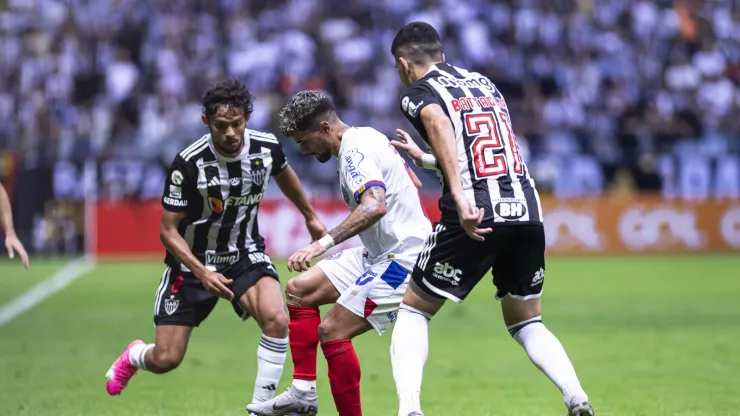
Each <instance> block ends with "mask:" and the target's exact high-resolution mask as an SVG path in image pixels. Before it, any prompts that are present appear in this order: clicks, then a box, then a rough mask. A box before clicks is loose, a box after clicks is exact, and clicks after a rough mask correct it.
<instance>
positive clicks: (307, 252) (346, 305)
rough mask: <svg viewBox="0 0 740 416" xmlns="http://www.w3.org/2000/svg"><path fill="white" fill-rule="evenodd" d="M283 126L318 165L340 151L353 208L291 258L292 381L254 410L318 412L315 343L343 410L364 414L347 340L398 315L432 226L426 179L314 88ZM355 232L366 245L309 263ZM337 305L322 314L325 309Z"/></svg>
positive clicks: (296, 100) (288, 111) (299, 98)
mask: <svg viewBox="0 0 740 416" xmlns="http://www.w3.org/2000/svg"><path fill="white" fill-rule="evenodd" d="M280 118H281V126H280V127H281V130H282V133H283V134H284V135H285V136H288V137H290V138H291V139H292V140H293V141H295V143H296V144H298V145H299V146H300V148H301V152H302V153H304V154H312V155H314V156H315V157H316V158H317V159H318V160H319V161H320V162H322V163H323V162H327V161H328V160H329V159H331V156H336V157H337V161H338V163H337V168H338V174H339V180H340V187H341V192H342V196H343V197H344V201H345V202H346V203H347V206H348V207H349V208H350V210H351V213H350V215H349V216H348V217H347V219H345V220H344V221H343V222H342V223H341V224H340V225H339V226H337V227H336V228H334V229H332V230H331V231H329V233H328V234H327V235H325V236H324V237H322V238H321V239H319V240H318V241H315V242H313V243H311V245H309V246H308V247H305V248H303V249H301V250H299V251H297V252H296V253H295V254H293V255H292V256H291V257H290V258H289V260H288V267H289V268H291V269H293V270H300V271H304V273H301V274H300V275H299V276H298V277H295V278H293V279H291V280H289V281H288V285H287V288H286V295H287V303H288V311H289V314H290V323H289V326H288V328H289V333H290V349H291V353H292V357H293V363H294V365H295V372H294V374H293V385H292V386H291V387H290V388H289V389H288V391H286V392H285V393H283V394H281V395H279V396H277V397H275V398H274V399H272V400H269V401H267V402H264V403H256V404H253V405H249V406H247V410H249V411H250V412H253V413H255V414H257V415H263V416H264V415H283V414H293V413H294V412H298V413H299V414H315V412H317V411H318V400H317V395H316V352H317V347H318V345H319V343H321V349H322V350H323V352H324V356H325V357H326V360H327V363H328V367H329V382H330V384H331V390H332V395H333V396H334V402H335V404H336V407H337V411H338V413H339V415H340V416H359V415H361V414H362V409H361V404H360V363H359V361H358V359H357V355H356V354H355V351H354V348H353V347H352V341H351V339H352V338H354V337H356V336H357V335H360V334H362V333H364V332H367V331H369V330H371V329H375V331H377V333H378V334H379V335H380V334H382V333H383V331H385V329H386V328H388V326H390V325H391V323H392V322H393V321H394V320H395V318H396V312H397V310H398V306H399V304H400V302H401V298H402V297H403V293H404V292H405V290H406V286H407V284H408V275H409V271H410V270H412V268H413V266H414V263H415V262H416V259H417V257H418V255H419V253H420V251H421V247H422V245H423V244H424V242H425V240H426V239H427V237H428V236H429V234H430V233H431V231H432V226H431V223H430V221H429V219H428V218H427V217H426V215H425V212H424V209H423V207H422V204H421V201H420V199H419V196H418V188H419V187H421V183H420V182H419V180H418V178H416V176H415V175H414V174H413V172H412V171H411V170H410V169H409V168H408V165H406V162H405V161H404V160H403V159H402V158H401V157H400V156H399V154H398V153H397V152H396V149H395V148H394V147H393V146H392V145H391V144H390V142H389V141H388V139H387V138H386V137H385V136H384V135H383V134H381V133H379V132H378V131H377V130H374V129H372V128H369V127H359V128H358V127H350V126H348V125H346V124H344V123H343V122H342V121H341V120H340V119H339V117H337V114H336V111H335V109H334V106H333V104H332V102H331V100H330V99H329V98H328V97H327V96H325V95H324V94H322V93H320V92H316V91H303V92H300V93H298V94H296V95H295V96H294V97H293V99H292V101H291V102H290V103H289V104H288V105H287V106H286V107H285V108H284V109H283V110H282V112H281V113H280ZM355 235H359V236H360V240H361V241H362V244H363V245H362V246H360V247H355V248H351V249H347V250H344V251H342V252H339V253H337V254H335V255H333V256H331V257H329V258H326V259H324V260H322V261H320V262H319V263H318V264H316V265H315V266H314V267H311V268H308V267H309V266H310V262H311V260H312V259H314V258H316V257H318V256H320V255H322V254H323V253H324V252H325V251H326V250H328V249H329V248H331V247H332V246H334V245H335V244H339V243H341V242H343V241H345V240H347V239H348V238H350V237H352V236H355ZM332 303H333V304H334V306H333V307H332V309H331V310H330V311H329V313H328V314H327V315H326V316H325V317H324V319H323V320H321V317H320V315H319V308H318V307H319V306H320V305H325V304H332Z"/></svg>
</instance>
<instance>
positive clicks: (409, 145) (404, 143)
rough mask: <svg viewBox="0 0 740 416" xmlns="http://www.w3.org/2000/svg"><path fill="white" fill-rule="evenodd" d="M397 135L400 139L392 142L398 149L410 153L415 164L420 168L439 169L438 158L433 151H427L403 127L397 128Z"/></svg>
mask: <svg viewBox="0 0 740 416" xmlns="http://www.w3.org/2000/svg"><path fill="white" fill-rule="evenodd" d="M396 137H397V138H398V140H394V141H392V142H391V144H392V145H393V146H394V147H395V148H396V149H402V150H403V151H404V152H406V154H408V155H409V157H410V158H411V160H413V161H414V164H416V166H418V167H420V168H424V169H431V170H437V169H439V167H438V166H437V159H436V158H435V157H434V155H433V154H431V153H426V152H424V151H423V150H421V148H420V147H419V146H418V145H417V144H416V142H414V140H413V139H412V138H411V135H410V134H408V133H407V132H406V131H405V130H403V129H396Z"/></svg>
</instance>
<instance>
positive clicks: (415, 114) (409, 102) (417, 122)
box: [401, 82, 445, 131]
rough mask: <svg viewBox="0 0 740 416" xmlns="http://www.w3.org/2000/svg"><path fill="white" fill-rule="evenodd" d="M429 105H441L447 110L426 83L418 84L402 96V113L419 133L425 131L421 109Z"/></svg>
mask: <svg viewBox="0 0 740 416" xmlns="http://www.w3.org/2000/svg"><path fill="white" fill-rule="evenodd" d="M429 104H439V105H440V106H442V108H445V107H444V103H443V102H441V101H440V99H439V98H438V96H437V94H435V92H434V90H433V89H432V87H431V86H430V85H429V84H427V83H425V82H417V83H416V84H414V85H412V86H410V87H409V88H406V90H405V91H404V92H403V93H402V94H401V112H402V113H403V115H404V116H406V118H407V119H408V120H409V121H410V122H411V124H413V126H414V127H415V128H416V130H418V131H423V130H424V126H423V125H422V123H421V109H422V108H424V107H426V106H428V105H429Z"/></svg>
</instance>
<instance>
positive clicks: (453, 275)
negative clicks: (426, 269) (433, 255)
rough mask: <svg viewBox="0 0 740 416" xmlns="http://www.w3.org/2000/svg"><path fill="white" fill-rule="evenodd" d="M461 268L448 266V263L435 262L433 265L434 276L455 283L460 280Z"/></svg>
mask: <svg viewBox="0 0 740 416" xmlns="http://www.w3.org/2000/svg"><path fill="white" fill-rule="evenodd" d="M461 275H462V270H460V269H456V268H454V267H453V266H450V264H449V263H444V264H441V263H437V264H436V265H434V277H436V278H437V279H440V280H444V281H446V282H450V283H452V284H453V285H456V286H457V284H458V283H459V282H460V276H461Z"/></svg>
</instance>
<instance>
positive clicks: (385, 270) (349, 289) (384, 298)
mask: <svg viewBox="0 0 740 416" xmlns="http://www.w3.org/2000/svg"><path fill="white" fill-rule="evenodd" d="M364 252H365V248H364V247H355V248H350V249H347V250H344V251H341V252H339V253H337V254H334V255H333V256H330V257H327V258H325V259H324V260H321V261H320V262H318V263H317V264H316V265H317V266H318V267H319V268H321V270H322V271H323V272H324V273H325V274H326V276H327V277H328V278H329V280H330V281H331V283H332V284H333V285H334V287H336V288H337V291H338V292H339V293H340V295H339V299H338V300H337V303H338V304H340V305H342V306H344V307H345V308H347V309H348V310H350V311H351V312H352V313H354V314H355V315H357V316H359V317H361V318H365V319H366V320H367V321H368V322H369V323H370V325H372V327H373V328H375V330H376V331H377V332H378V335H383V332H384V331H385V330H386V329H387V328H388V327H389V326H390V325H391V323H393V321H395V320H396V315H397V313H398V306H399V305H400V304H401V300H402V299H403V294H404V293H405V292H406V286H408V283H409V271H408V270H406V269H405V268H404V267H403V266H401V265H400V264H398V263H397V262H396V261H395V260H390V259H387V260H381V261H378V262H376V263H371V262H369V261H368V260H367V258H365V257H363V253H364Z"/></svg>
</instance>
